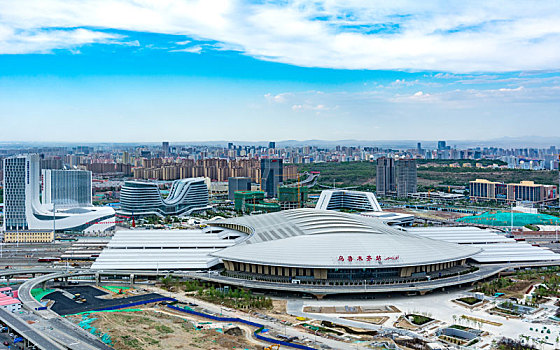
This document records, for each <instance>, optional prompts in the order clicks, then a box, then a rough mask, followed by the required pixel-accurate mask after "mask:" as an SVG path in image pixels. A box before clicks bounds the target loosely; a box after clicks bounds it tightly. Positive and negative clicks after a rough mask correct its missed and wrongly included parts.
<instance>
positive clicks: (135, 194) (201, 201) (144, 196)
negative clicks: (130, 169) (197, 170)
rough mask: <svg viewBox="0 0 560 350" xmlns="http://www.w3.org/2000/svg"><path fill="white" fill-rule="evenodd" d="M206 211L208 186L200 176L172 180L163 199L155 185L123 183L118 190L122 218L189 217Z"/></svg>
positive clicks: (133, 182)
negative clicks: (152, 216)
mask: <svg viewBox="0 0 560 350" xmlns="http://www.w3.org/2000/svg"><path fill="white" fill-rule="evenodd" d="M208 208H210V207H209V205H208V187H207V186H206V183H205V182H204V178H202V177H198V178H189V179H181V180H177V181H174V182H173V185H172V186H171V189H170V190H169V195H168V196H167V198H165V199H164V198H163V195H162V194H161V192H160V190H159V187H158V185H157V184H156V183H154V182H146V181H126V182H125V183H124V186H123V187H122V188H121V209H120V210H119V214H123V215H158V216H166V215H189V214H190V213H192V212H194V211H199V210H205V209H208Z"/></svg>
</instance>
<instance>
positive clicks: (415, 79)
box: [0, 0, 560, 142]
mask: <svg viewBox="0 0 560 350" xmlns="http://www.w3.org/2000/svg"><path fill="white" fill-rule="evenodd" d="M0 123H1V124H0V125H1V126H0V141H2V142H6V141H36V142H47V141H56V142H61V141H67V142H158V141H162V140H167V141H170V142H192V141H210V140H250V141H263V140H275V141H280V140H309V139H322V140H346V139H358V140H436V139H453V140H488V139H495V138H502V137H526V136H534V137H539V136H541V137H552V136H558V130H560V1H556V0H547V1H539V0H536V1H521V0H520V1H488V0H487V1H477V0H473V1H411V0H393V1H374V0H371V1H362V0H355V1H354V0H348V1H264V0H263V1H227V0H215V1H213V0H201V1H183V0H157V1H155V0H154V1H148V0H25V1H18V0H0Z"/></svg>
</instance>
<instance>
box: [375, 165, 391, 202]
mask: <svg viewBox="0 0 560 350" xmlns="http://www.w3.org/2000/svg"><path fill="white" fill-rule="evenodd" d="M375 182H376V188H377V194H378V195H380V196H387V195H390V194H394V193H395V191H396V176H395V160H394V159H393V158H386V157H381V158H378V159H377V176H376V181H375Z"/></svg>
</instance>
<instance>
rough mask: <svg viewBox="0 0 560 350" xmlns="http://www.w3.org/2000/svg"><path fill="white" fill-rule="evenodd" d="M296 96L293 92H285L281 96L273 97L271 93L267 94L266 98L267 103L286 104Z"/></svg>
mask: <svg viewBox="0 0 560 350" xmlns="http://www.w3.org/2000/svg"><path fill="white" fill-rule="evenodd" d="M293 95H294V94H293V93H291V92H283V93H281V94H277V95H272V94H270V93H268V94H265V95H264V97H265V98H266V99H267V101H269V102H274V103H285V102H286V101H287V100H288V99H289V98H290V97H292V96H293Z"/></svg>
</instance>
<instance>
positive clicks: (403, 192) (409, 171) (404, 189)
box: [396, 159, 418, 197]
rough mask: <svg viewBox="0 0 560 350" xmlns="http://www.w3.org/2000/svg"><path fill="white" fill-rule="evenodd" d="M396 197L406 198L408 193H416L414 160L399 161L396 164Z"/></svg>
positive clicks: (416, 180)
mask: <svg viewBox="0 0 560 350" xmlns="http://www.w3.org/2000/svg"><path fill="white" fill-rule="evenodd" d="M396 171H397V197H406V196H408V194H410V193H416V192H418V179H417V173H416V160H414V159H401V160H398V161H397V164H396Z"/></svg>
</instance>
